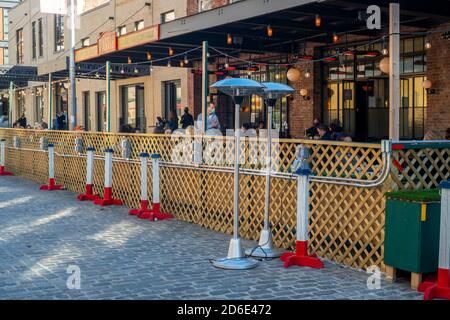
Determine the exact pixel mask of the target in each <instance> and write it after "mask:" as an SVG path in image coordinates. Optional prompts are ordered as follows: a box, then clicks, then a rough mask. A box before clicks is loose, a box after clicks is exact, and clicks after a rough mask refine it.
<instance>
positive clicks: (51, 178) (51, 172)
mask: <svg viewBox="0 0 450 320" xmlns="http://www.w3.org/2000/svg"><path fill="white" fill-rule="evenodd" d="M47 152H48V185H43V186H41V188H40V189H41V190H48V191H53V190H62V186H60V185H59V186H57V185H56V184H55V146H54V145H53V144H52V143H49V144H48V151H47Z"/></svg>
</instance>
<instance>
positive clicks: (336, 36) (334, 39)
mask: <svg viewBox="0 0 450 320" xmlns="http://www.w3.org/2000/svg"><path fill="white" fill-rule="evenodd" d="M338 41H339V36H338V35H337V34H336V33H333V43H336V42H338Z"/></svg>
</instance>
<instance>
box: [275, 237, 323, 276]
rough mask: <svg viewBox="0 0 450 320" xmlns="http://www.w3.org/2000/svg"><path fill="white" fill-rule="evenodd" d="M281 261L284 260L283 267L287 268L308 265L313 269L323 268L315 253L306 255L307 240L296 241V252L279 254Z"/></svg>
mask: <svg viewBox="0 0 450 320" xmlns="http://www.w3.org/2000/svg"><path fill="white" fill-rule="evenodd" d="M280 259H281V261H283V262H284V267H285V268H289V267H290V266H299V267H310V268H315V269H322V268H324V264H323V262H322V261H320V259H319V258H317V255H316V254H315V253H314V254H311V255H308V242H307V241H297V243H296V252H287V253H284V254H282V255H281V257H280Z"/></svg>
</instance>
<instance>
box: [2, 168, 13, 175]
mask: <svg viewBox="0 0 450 320" xmlns="http://www.w3.org/2000/svg"><path fill="white" fill-rule="evenodd" d="M13 175H14V173H12V172H9V171H5V167H0V176H13Z"/></svg>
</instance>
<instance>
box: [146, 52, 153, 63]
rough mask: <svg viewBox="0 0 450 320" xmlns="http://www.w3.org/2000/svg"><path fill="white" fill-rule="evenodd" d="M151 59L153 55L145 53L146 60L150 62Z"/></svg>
mask: <svg viewBox="0 0 450 320" xmlns="http://www.w3.org/2000/svg"><path fill="white" fill-rule="evenodd" d="M152 59H153V55H152V53H151V52H147V60H148V61H150V60H152Z"/></svg>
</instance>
